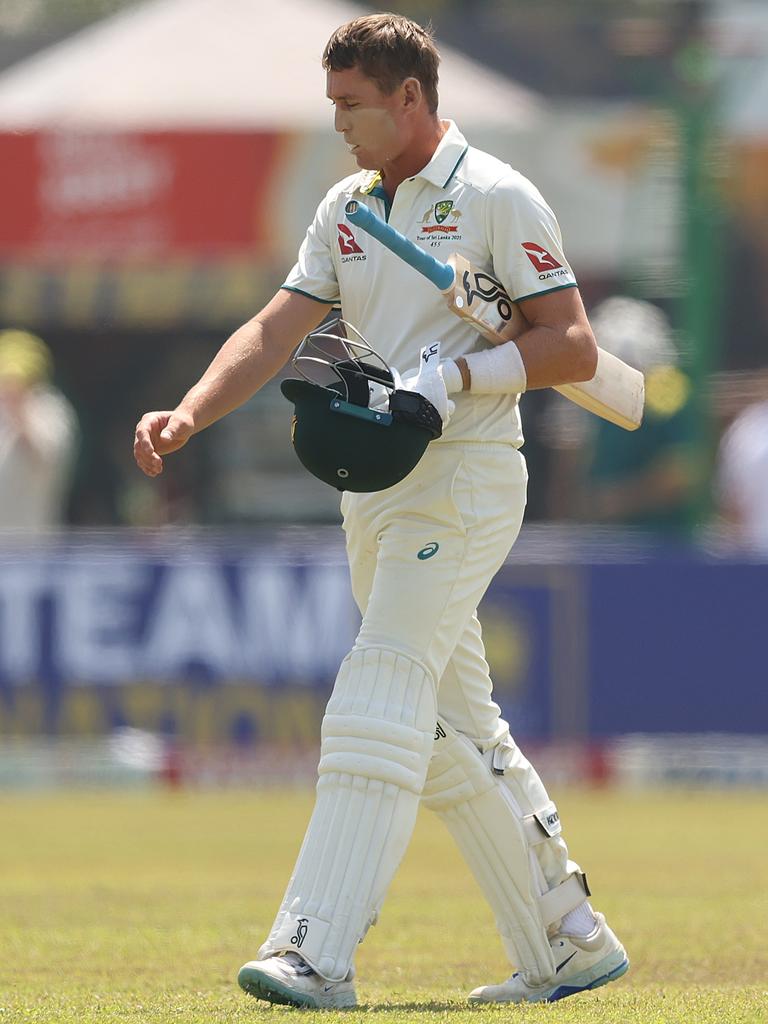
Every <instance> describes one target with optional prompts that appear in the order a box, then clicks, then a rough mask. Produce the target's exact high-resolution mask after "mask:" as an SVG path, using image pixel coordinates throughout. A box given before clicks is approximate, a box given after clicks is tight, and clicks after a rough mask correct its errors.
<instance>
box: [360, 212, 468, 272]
mask: <svg viewBox="0 0 768 1024" xmlns="http://www.w3.org/2000/svg"><path fill="white" fill-rule="evenodd" d="M344 212H345V213H346V215H347V220H349V221H351V223H352V224H354V225H355V227H357V228H362V229H363V231H366V232H367V233H368V234H369V235H371V236H372V237H373V238H375V239H377V241H379V242H381V244H382V245H384V246H386V248H387V249H389V251H390V252H393V253H394V254H395V256H399V257H400V259H401V260H404V261H405V262H406V263H408V264H410V266H412V267H413V269H414V270H418V272H419V273H420V274H423V275H424V277H426V278H427V279H428V280H429V281H431V282H432V284H434V285H436V286H437V287H438V288H439V289H440V291H442V292H447V291H448V290H449V289H450V288H452V287H453V282H454V279H455V274H454V272H453V267H449V266H448V264H447V263H441V262H440V260H436V259H435V257H434V256H431V255H430V254H429V253H428V252H424V250H423V249H420V248H419V246H418V245H416V243H415V242H412V241H411V240H410V238H406V237H405V235H401V234H400V232H399V231H398V230H397V229H396V228H393V227H392V226H391V225H390V224H387V223H386V222H385V221H383V220H382V219H381V217H377V216H376V214H375V213H374V212H373V210H371V209H370V208H369V207H367V206H366V205H365V203H358V202H357V200H356V199H350V201H349V202H348V203H347V205H346V206H345V207H344Z"/></svg>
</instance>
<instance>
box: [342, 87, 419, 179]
mask: <svg viewBox="0 0 768 1024" xmlns="http://www.w3.org/2000/svg"><path fill="white" fill-rule="evenodd" d="M326 95H327V96H328V98H329V99H330V100H331V102H332V103H333V105H334V127H335V129H336V131H337V132H340V133H341V134H342V135H343V136H344V141H345V142H346V144H347V146H348V147H349V150H350V152H351V153H352V154H353V155H354V157H355V160H357V165H358V167H362V168H364V169H365V170H373V171H377V170H380V169H381V168H382V167H384V165H385V164H386V163H387V162H388V161H391V160H394V159H396V158H397V157H399V156H400V154H401V153H402V152H403V150H404V149H405V148H406V146H407V144H408V141H409V138H408V119H407V118H406V117H405V116H404V115H405V110H406V103H405V102H404V88H403V87H402V86H401V87H400V88H398V89H395V91H394V92H393V93H392V94H391V95H387V94H386V93H384V92H382V91H381V90H380V89H379V87H378V85H377V84H376V82H374V81H373V79H371V78H368V77H367V76H366V75H364V74H363V72H362V71H360V69H359V68H356V67H354V68H348V69H347V70H345V71H329V72H328V74H327V78H326Z"/></svg>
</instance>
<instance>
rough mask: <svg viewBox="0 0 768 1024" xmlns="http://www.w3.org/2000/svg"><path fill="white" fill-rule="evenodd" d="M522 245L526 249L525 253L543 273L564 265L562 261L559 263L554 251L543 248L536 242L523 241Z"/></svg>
mask: <svg viewBox="0 0 768 1024" xmlns="http://www.w3.org/2000/svg"><path fill="white" fill-rule="evenodd" d="M522 246H523V249H524V250H525V255H526V256H527V257H528V259H529V260H530V261H531V263H532V264H533V265H534V267H535V268H536V269H537V270H538V271H539V273H543V272H544V271H545V270H559V269H560V268H561V267H562V263H558V262H557V260H556V259H555V257H554V256H553V255H552V253H550V252H547V250H546V249H542V247H541V246H540V245H536V243H535V242H523V243H522Z"/></svg>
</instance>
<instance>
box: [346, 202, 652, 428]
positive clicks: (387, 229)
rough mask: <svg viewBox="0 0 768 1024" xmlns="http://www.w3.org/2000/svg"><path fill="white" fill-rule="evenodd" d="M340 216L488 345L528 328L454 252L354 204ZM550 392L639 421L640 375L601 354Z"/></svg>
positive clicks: (501, 293) (501, 291)
mask: <svg viewBox="0 0 768 1024" xmlns="http://www.w3.org/2000/svg"><path fill="white" fill-rule="evenodd" d="M345 213H346V215H347V219H348V220H349V221H350V222H351V223H352V224H354V225H355V227H358V228H362V229H363V231H365V232H367V233H368V234H369V235H371V236H372V237H373V238H375V239H377V240H378V241H379V242H381V243H382V245H384V246H386V248H387V249H389V250H390V252H392V253H394V254H395V255H396V256H399V257H400V259H402V260H404V261H405V262H406V263H408V264H410V266H412V267H413V268H414V270H418V272H419V273H420V274H423V275H424V277H426V278H427V279H428V280H429V281H431V282H432V284H434V285H435V286H436V287H437V288H439V289H440V291H441V292H442V293H443V295H444V296H445V299H446V302H447V303H448V305H449V307H450V309H451V312H453V313H455V314H456V316H458V317H461V319H462V320H466V321H467V323H470V324H472V326H473V327H474V328H475V330H476V331H479V332H480V334H482V335H483V337H484V338H487V339H488V340H489V341H491V342H493V343H494V345H500V344H501V343H502V342H505V341H511V340H513V339H514V338H516V337H517V336H518V335H519V334H521V333H522V332H523V331H524V330H526V329H528V327H529V324H528V322H527V320H526V319H525V317H524V316H523V313H522V311H521V310H520V309H519V307H518V306H517V305H516V304H515V303H514V302H513V300H512V299H511V298H510V297H509V295H508V294H507V292H506V290H505V288H504V286H503V285H502V284H501V283H500V282H499V281H497V280H496V279H495V278H493V277H491V275H490V274H487V273H486V272H485V271H484V270H475V268H474V267H473V266H472V265H471V264H470V263H469V261H468V260H466V259H465V258H464V257H463V256H461V255H460V254H459V253H453V254H452V255H451V256H449V257H448V262H447V263H442V262H441V261H440V260H438V259H435V257H434V256H432V255H431V254H430V253H428V252H426V251H425V250H424V249H422V248H420V247H419V246H418V245H416V243H415V242H412V241H411V240H410V239H409V238H406V237H405V235H402V234H401V233H400V232H399V231H397V230H396V229H395V228H393V227H392V226H391V225H390V224H387V223H386V222H385V221H383V220H382V219H381V218H380V217H377V216H376V214H375V213H374V212H373V211H372V210H371V209H370V208H369V207H368V206H366V205H365V204H364V203H358V202H357V201H356V200H354V199H352V200H350V201H349V202H348V203H347V205H346V207H345ZM555 391H559V392H560V394H561V395H564V396H565V397H566V398H568V399H570V400H571V401H572V402H575V403H576V405H580V406H581V407H582V409H586V410H587V411H588V412H591V413H594V414H595V415H596V416H602V418H603V419H605V420H609V421H610V422H611V423H615V424H616V425H617V426H619V427H623V428H624V429H625V430H637V428H638V427H639V426H640V424H641V422H642V419H643V403H644V401H645V381H644V378H643V375H642V373H640V371H639V370H636V369H635V368H634V367H632V366H629V365H628V364H627V363H625V362H623V361H622V360H621V359H618V358H617V357H616V356H614V355H612V354H611V353H610V352H606V351H605V350H604V349H598V358H597V371H596V373H595V375H594V377H593V378H592V379H591V380H588V381H583V382H580V383H577V384H558V385H557V386H556V387H555Z"/></svg>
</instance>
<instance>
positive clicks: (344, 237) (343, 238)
mask: <svg viewBox="0 0 768 1024" xmlns="http://www.w3.org/2000/svg"><path fill="white" fill-rule="evenodd" d="M336 227H337V228H338V229H339V252H340V253H341V255H342V256H353V255H355V254H356V253H362V251H363V250H362V249H361V248H360V246H359V245H358V244H357V242H356V241H355V236H354V235H353V234H352V230H351V228H348V227H347V225H346V224H337V225H336ZM558 265H559V264H558Z"/></svg>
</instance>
